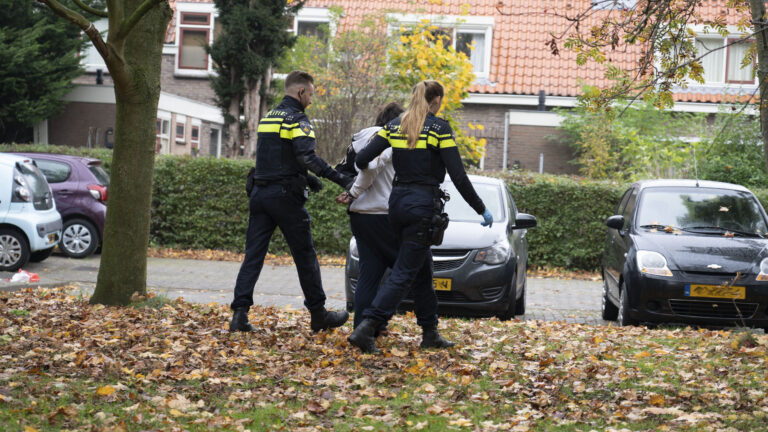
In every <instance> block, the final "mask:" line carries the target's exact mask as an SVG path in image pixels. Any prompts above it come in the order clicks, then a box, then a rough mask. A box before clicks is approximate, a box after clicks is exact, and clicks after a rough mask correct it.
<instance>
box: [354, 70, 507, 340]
mask: <svg viewBox="0 0 768 432" xmlns="http://www.w3.org/2000/svg"><path fill="white" fill-rule="evenodd" d="M442 100H443V86H442V85H441V84H440V83H439V82H437V81H431V80H428V81H422V82H420V83H418V84H416V86H415V87H414V88H413V94H412V96H411V103H410V105H409V107H408V110H407V111H406V112H405V113H404V114H403V115H402V117H400V118H397V119H395V120H392V121H391V122H389V123H387V125H386V126H384V128H383V129H381V130H380V131H379V132H378V134H377V135H376V136H375V137H374V139H373V141H372V142H371V143H370V144H368V146H367V147H366V148H365V149H363V150H362V151H361V152H360V153H359V154H358V155H357V158H356V160H355V164H356V165H357V166H358V167H359V168H361V169H362V168H365V167H367V166H368V163H369V162H370V161H371V160H372V159H373V158H375V157H376V156H377V155H379V154H380V153H381V152H383V151H384V150H385V149H386V148H388V147H390V146H391V147H392V163H393V165H394V168H395V180H394V187H393V188H392V193H391V195H390V197H389V220H390V223H391V224H392V228H393V229H394V231H395V234H396V235H397V236H398V241H399V243H400V249H399V251H398V256H397V261H396V262H395V267H394V268H393V269H392V274H391V275H390V276H389V278H388V279H387V281H386V283H385V284H384V285H383V286H382V287H381V289H379V291H378V293H377V294H376V297H375V298H374V300H373V303H372V304H371V306H370V307H369V308H368V309H366V310H365V312H363V321H362V322H361V323H360V325H359V326H357V327H356V328H355V330H354V331H353V332H352V334H351V335H350V336H349V341H350V342H351V343H352V344H353V345H355V346H357V347H358V348H360V349H361V350H362V351H363V352H374V351H377V349H376V347H375V344H374V341H375V332H376V330H377V329H378V328H380V327H382V326H383V325H386V322H387V321H389V319H390V318H391V317H392V315H394V313H395V310H396V308H397V305H398V304H399V303H400V301H401V300H402V299H403V297H405V295H406V294H407V292H408V289H409V288H411V289H412V290H413V295H414V303H415V312H416V319H417V323H418V324H419V325H420V326H421V327H422V329H423V335H422V340H421V347H422V348H447V347H451V346H453V343H452V342H448V341H447V340H445V339H443V338H442V337H441V336H440V335H439V334H438V332H437V297H436V296H435V291H434V289H433V287H432V253H431V251H430V249H429V246H430V240H431V238H430V235H429V229H430V221H431V220H432V216H433V215H434V213H435V205H434V202H435V199H438V197H439V194H440V190H439V187H438V186H439V185H440V183H442V182H443V179H444V178H445V172H446V170H447V171H448V175H450V176H451V180H452V181H453V183H454V185H456V189H458V191H459V193H460V194H461V196H462V198H464V200H465V201H466V202H467V203H468V204H469V205H470V206H471V207H472V208H473V209H474V210H475V211H476V212H477V213H478V214H481V215H482V216H483V222H482V224H483V225H484V226H490V225H491V223H493V217H492V216H491V213H490V212H489V211H488V210H487V209H486V208H485V205H484V204H483V201H482V200H481V199H480V197H478V196H477V193H476V192H475V189H474V188H473V187H472V184H471V183H470V182H469V178H467V174H466V172H464V166H463V165H462V162H461V157H460V156H459V151H458V149H457V147H456V143H455V141H454V138H453V131H452V130H451V127H450V125H449V124H448V122H447V121H445V120H443V119H441V118H438V117H436V116H435V114H436V113H437V112H438V111H439V110H440V105H441V104H442Z"/></svg>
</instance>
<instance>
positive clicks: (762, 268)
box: [757, 258, 768, 281]
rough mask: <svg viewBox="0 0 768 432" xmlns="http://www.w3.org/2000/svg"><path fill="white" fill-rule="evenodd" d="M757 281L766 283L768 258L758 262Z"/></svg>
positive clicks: (767, 278) (767, 279)
mask: <svg viewBox="0 0 768 432" xmlns="http://www.w3.org/2000/svg"><path fill="white" fill-rule="evenodd" d="M757 280H759V281H768V258H763V260H762V261H760V273H759V274H758V275H757Z"/></svg>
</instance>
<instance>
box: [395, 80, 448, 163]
mask: <svg viewBox="0 0 768 432" xmlns="http://www.w3.org/2000/svg"><path fill="white" fill-rule="evenodd" d="M438 96H440V97H442V96H443V86H442V84H440V83H439V82H437V81H432V80H427V81H422V82H420V83H418V84H416V86H415V87H414V88H413V93H412V95H411V103H410V104H409V105H408V109H407V110H406V111H405V113H404V114H403V120H402V121H401V122H400V130H401V132H402V133H403V134H405V135H406V136H407V137H408V148H409V149H413V148H415V147H416V144H417V143H418V142H419V135H420V134H421V130H422V129H423V128H424V121H425V120H426V119H427V112H428V111H429V104H430V103H431V102H432V101H433V100H434V99H435V98H436V97H438Z"/></svg>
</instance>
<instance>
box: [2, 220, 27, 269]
mask: <svg viewBox="0 0 768 432" xmlns="http://www.w3.org/2000/svg"><path fill="white" fill-rule="evenodd" d="M28 261H29V244H27V239H26V238H25V237H24V235H23V234H21V233H20V232H19V231H16V230H15V229H10V228H3V229H0V271H16V270H18V269H20V268H21V267H22V266H23V265H25V264H26V263H27V262H28Z"/></svg>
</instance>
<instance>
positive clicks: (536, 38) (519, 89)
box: [166, 0, 738, 102]
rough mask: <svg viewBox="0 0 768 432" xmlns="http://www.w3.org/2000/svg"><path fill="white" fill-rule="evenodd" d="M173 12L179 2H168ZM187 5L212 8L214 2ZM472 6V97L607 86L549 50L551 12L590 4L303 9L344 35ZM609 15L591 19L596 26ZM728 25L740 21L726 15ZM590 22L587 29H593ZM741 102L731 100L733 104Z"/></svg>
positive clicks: (628, 56) (564, 24)
mask: <svg viewBox="0 0 768 432" xmlns="http://www.w3.org/2000/svg"><path fill="white" fill-rule="evenodd" d="M170 1H171V4H172V7H175V4H176V2H177V0H170ZM184 2H194V3H212V0H185V1H184ZM465 4H468V5H469V16H483V17H492V18H493V22H494V27H493V40H492V45H491V68H490V73H489V76H488V78H487V79H484V80H479V81H478V84H476V85H473V86H472V87H471V88H470V92H473V93H483V94H512V95H536V94H538V93H539V91H540V90H544V91H545V92H546V94H547V95H551V96H577V95H579V94H581V88H582V85H584V84H590V85H597V86H607V85H609V84H610V83H609V81H608V80H606V79H605V78H604V77H603V73H604V67H603V66H602V65H597V64H595V63H594V62H591V61H590V62H587V64H585V65H583V66H578V65H577V64H576V54H575V53H574V52H573V51H571V50H568V49H565V48H564V47H563V40H559V41H558V48H559V55H558V56H555V55H553V54H552V53H551V50H550V49H549V47H548V46H547V42H548V41H550V40H551V39H552V36H551V35H552V34H562V33H564V32H567V31H568V30H567V29H568V25H569V22H568V21H567V20H565V19H564V18H561V17H556V16H554V15H553V14H552V13H551V12H552V11H557V13H561V14H567V13H571V14H575V13H576V12H577V11H582V10H586V8H588V7H589V5H590V4H591V0H504V1H498V0H388V1H386V2H381V1H376V0H307V2H306V3H305V7H330V6H340V7H341V8H342V9H343V10H344V15H343V17H342V18H341V22H340V23H339V27H340V29H339V30H341V31H344V30H345V29H349V28H352V27H354V26H355V25H356V24H357V23H359V22H361V20H362V19H363V17H364V16H365V15H368V14H371V13H402V14H416V15H419V14H432V15H460V14H461V10H462V5H465ZM724 10H725V0H712V1H711V2H706V3H705V5H704V6H702V7H701V8H700V15H701V16H708V17H713V16H717V15H720V14H721V13H722V14H723V15H725V13H724ZM608 13H609V12H608V11H604V12H601V13H600V14H597V15H594V16H593V21H594V23H597V20H598V19H602V17H604V16H605V15H606V14H608ZM726 17H727V22H728V24H735V23H736V21H737V19H738V17H736V16H734V15H733V14H731V15H726ZM592 24H593V23H592V22H588V23H587V24H586V25H592ZM173 26H174V23H171V26H169V32H168V36H167V38H166V42H168V43H172V42H173V37H174V32H173V31H172V28H173ZM640 49H641V48H640V47H637V46H635V47H630V48H629V49H621V50H617V51H615V52H612V53H610V54H609V61H611V62H612V63H614V64H617V65H619V66H621V67H625V68H630V67H632V66H633V65H634V62H636V61H637V56H638V53H639V52H640ZM735 97H737V96H735V95H732V96H730V98H735ZM675 99H676V100H678V101H681V102H720V101H723V100H725V99H728V96H725V95H722V94H720V93H717V92H716V91H715V92H713V91H712V89H702V88H701V87H700V86H698V87H697V86H691V88H689V89H686V91H685V92H684V93H678V94H676V95H675Z"/></svg>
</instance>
